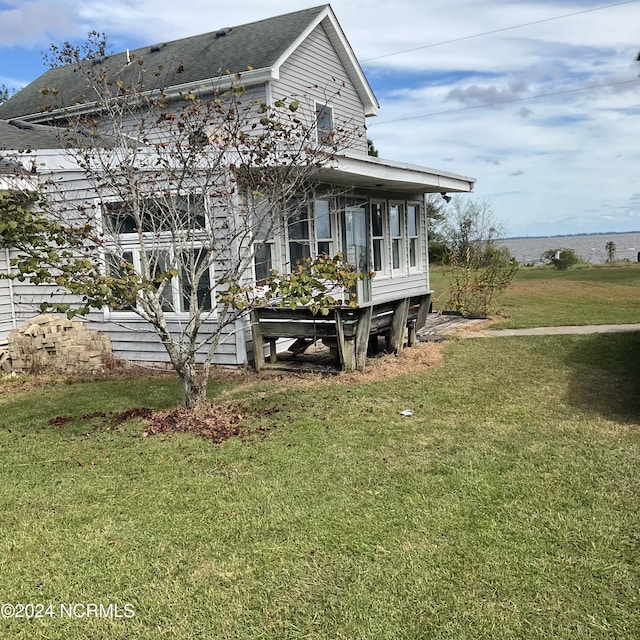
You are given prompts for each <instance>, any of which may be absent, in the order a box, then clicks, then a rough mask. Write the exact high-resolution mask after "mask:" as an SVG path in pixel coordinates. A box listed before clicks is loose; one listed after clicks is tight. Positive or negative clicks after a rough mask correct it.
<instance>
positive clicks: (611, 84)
mask: <svg viewBox="0 0 640 640" xmlns="http://www.w3.org/2000/svg"><path fill="white" fill-rule="evenodd" d="M632 82H640V79H639V78H634V79H633V80H620V81H619V82H609V83H605V84H594V85H591V86H587V87H579V88H577V89H564V90H562V91H552V92H550V93H537V94H535V95H532V96H525V97H522V98H509V99H508V100H498V101H496V102H487V103H484V104H474V105H470V106H468V107H460V108H458V109H448V110H446V111H434V112H433V113H423V114H421V115H419V116H406V117H405V118H396V119H395V120H382V121H381V122H372V123H371V124H369V125H367V126H368V127H373V126H378V125H385V124H391V123H392V122H403V121H405V120H417V119H418V118H429V117H431V116H441V115H444V114H447V113H458V112H459V111H469V110H470V109H484V108H486V107H493V106H495V105H499V104H509V103H511V102H524V101H526V100H534V99H535V98H548V97H550V96H558V95H562V94H565V93H577V92H578V91H588V90H590V89H600V88H602V87H615V86H618V85H621V84H630V83H632Z"/></svg>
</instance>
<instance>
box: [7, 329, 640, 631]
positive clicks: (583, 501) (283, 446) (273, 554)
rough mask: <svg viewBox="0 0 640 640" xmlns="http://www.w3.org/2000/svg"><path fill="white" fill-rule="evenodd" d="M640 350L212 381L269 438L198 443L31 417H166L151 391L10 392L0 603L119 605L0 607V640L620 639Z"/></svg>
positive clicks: (487, 346)
mask: <svg viewBox="0 0 640 640" xmlns="http://www.w3.org/2000/svg"><path fill="white" fill-rule="evenodd" d="M639 349H640V334H633V333H630V334H612V335H596V336H555V337H542V338H540V337H537V338H501V339H496V340H464V341H458V342H453V343H450V344H448V345H447V346H446V347H445V349H444V360H443V362H442V364H440V365H438V366H437V367H436V366H434V367H431V368H428V369H425V370H416V371H412V372H409V373H406V374H405V375H402V376H399V377H396V378H391V379H386V380H385V379H382V380H376V381H371V382H368V383H358V382H357V381H355V380H354V378H337V379H335V380H320V379H317V380H315V381H311V382H307V383H305V382H300V381H295V380H290V379H285V380H279V379H273V380H268V379H263V380H261V381H259V382H257V383H256V384H254V385H253V386H249V387H238V388H237V389H236V390H235V391H234V390H233V389H230V388H229V387H225V389H226V391H225V390H223V388H222V387H220V386H218V387H214V388H212V389H211V394H212V395H214V396H215V395H217V394H219V393H222V392H224V393H225V398H226V399H228V398H229V397H230V396H234V397H235V398H236V400H237V401H238V402H239V403H241V404H242V405H244V407H245V412H246V413H247V415H248V416H249V417H248V418H247V420H249V421H251V422H253V423H254V424H255V425H256V426H259V425H262V426H267V427H270V428H271V430H270V431H269V435H268V436H267V437H266V439H260V440H258V439H253V440H252V439H248V440H237V439H236V440H230V441H227V442H225V443H223V444H222V445H217V446H216V445H212V444H211V443H210V442H208V441H206V440H203V439H199V438H195V437H191V436H185V435H179V436H178V435H176V436H162V437H159V436H154V437H149V438H141V437H140V433H141V431H142V425H141V423H140V422H139V421H131V422H128V423H126V424H125V425H121V426H119V427H117V428H104V427H100V426H99V424H98V423H97V422H95V421H92V420H90V419H85V420H82V419H78V420H76V421H74V422H69V423H67V424H63V425H60V426H51V425H49V424H47V422H48V420H49V419H50V418H52V417H55V416H57V415H72V416H83V415H87V414H90V413H92V412H96V411H105V410H107V411H124V410H126V409H129V408H132V407H135V406H141V405H142V404H144V405H145V406H151V407H154V408H155V407H165V406H169V405H171V404H172V403H175V402H177V401H178V399H179V397H180V389H179V386H178V384H177V383H176V382H175V381H174V380H172V379H170V378H155V379H144V378H138V379H132V380H120V381H119V380H104V381H94V382H72V383H59V384H55V385H53V386H48V387H42V388H36V389H30V390H26V391H20V390H19V388H18V387H17V385H15V384H14V386H13V387H10V386H9V390H8V392H6V393H3V394H0V450H1V451H2V457H1V458H0V503H1V504H2V514H3V522H2V529H1V533H0V593H2V600H3V601H4V602H23V603H24V602H43V603H87V602H89V603H93V602H95V603H103V604H108V603H116V604H119V605H121V606H122V605H124V604H125V603H131V604H133V605H134V606H135V616H134V617H133V618H130V619H118V620H111V619H96V618H84V619H68V618H67V619H63V618H60V617H55V618H44V619H35V620H30V621H27V620H8V619H4V620H3V619H1V618H0V637H7V638H9V637H11V638H13V637H16V638H30V639H35V640H39V639H43V640H44V639H46V640H57V639H61V640H62V639H64V640H75V639H80V638H86V637H91V638H97V639H102V638H104V639H107V638H108V639H111V638H116V639H117V638H137V639H140V640H145V639H149V640H151V639H153V640H156V639H161V638H172V639H176V638H177V639H179V640H180V639H187V638H189V639H191V638H194V639H195V638H224V639H230V638H242V639H252V638H273V639H294V638H296V639H297V638H312V639H346V638H349V639H354V640H355V639H359V640H360V639H376V640H378V639H394V640H396V639H407V640H408V639H411V640H414V639H420V638H425V639H426V638H430V639H431V638H433V639H445V638H447V639H449V638H456V639H460V640H471V639H474V640H476V639H484V638H487V639H488V638H496V637H499V638H505V639H511V638H513V639H516V638H518V639H521V638H527V639H536V638H540V639H542V638H544V639H547V638H560V639H567V640H569V639H571V640H575V639H583V638H584V639H587V638H588V639H594V638H602V639H605V638H606V639H610V638H616V639H618V640H625V639H629V640H631V639H635V638H637V637H639V635H640V606H639V605H640V595H639V587H640V571H639V557H640V556H639V554H638V551H639V550H640V546H639V545H640V537H639V535H638V531H639V530H640V527H638V524H639V522H638V513H639V511H640V486H639V485H640V432H639V431H638V427H639V426H640V417H639V416H640V401H639V398H638V394H637V389H638V384H639V383H640V369H639V363H638V359H637V356H636V354H637V353H638V350H639ZM488 363H489V364H488ZM7 386H8V385H5V386H4V390H5V391H7ZM407 408H409V409H412V411H413V412H414V416H413V417H411V418H405V417H402V416H400V411H402V410H403V409H407Z"/></svg>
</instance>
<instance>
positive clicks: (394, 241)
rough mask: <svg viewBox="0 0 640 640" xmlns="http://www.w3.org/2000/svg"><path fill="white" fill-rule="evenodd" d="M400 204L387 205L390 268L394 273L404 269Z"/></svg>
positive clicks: (401, 209)
mask: <svg viewBox="0 0 640 640" xmlns="http://www.w3.org/2000/svg"><path fill="white" fill-rule="evenodd" d="M403 208H404V207H403V206H402V204H398V203H394V204H391V205H389V232H390V236H391V268H392V269H393V270H394V271H396V270H398V269H402V268H403V267H404V264H403V262H404V260H403V258H404V237H403V229H402V226H403V225H402V217H403V216H402V213H403Z"/></svg>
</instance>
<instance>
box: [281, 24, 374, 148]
mask: <svg viewBox="0 0 640 640" xmlns="http://www.w3.org/2000/svg"><path fill="white" fill-rule="evenodd" d="M272 95H273V98H274V99H284V98H287V97H290V96H292V97H296V98H298V99H300V100H301V102H303V104H306V107H307V108H306V115H307V117H309V118H312V117H313V119H315V116H314V111H315V102H316V101H317V102H321V103H323V104H325V103H327V104H329V106H331V107H333V109H334V123H336V124H338V123H341V122H347V123H350V124H351V126H352V127H354V130H355V135H354V139H353V140H351V141H350V144H349V148H350V151H356V152H362V153H363V154H365V155H366V153H367V139H366V127H365V115H364V105H363V104H362V101H361V100H360V97H359V95H358V93H357V91H356V89H355V87H354V86H353V84H352V82H351V80H350V78H349V75H348V74H347V72H346V70H345V68H344V66H343V65H342V62H341V61H340V58H339V57H338V54H337V53H336V51H335V49H334V47H333V45H332V44H331V41H330V40H329V37H328V36H327V33H326V31H325V30H324V28H323V27H322V25H318V26H317V27H316V28H315V29H314V30H313V31H312V32H311V33H310V34H309V36H308V37H307V39H306V40H305V41H304V42H302V43H301V45H300V46H299V47H298V49H296V51H294V52H293V54H292V55H291V56H290V57H289V58H288V59H287V61H286V62H285V63H284V64H283V65H282V68H281V70H280V79H279V80H277V81H274V82H273V83H272Z"/></svg>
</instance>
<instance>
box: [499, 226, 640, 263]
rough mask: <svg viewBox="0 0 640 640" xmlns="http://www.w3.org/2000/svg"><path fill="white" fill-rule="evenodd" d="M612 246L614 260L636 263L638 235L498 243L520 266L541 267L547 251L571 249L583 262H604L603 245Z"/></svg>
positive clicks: (605, 254)
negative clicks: (614, 252) (542, 257)
mask: <svg viewBox="0 0 640 640" xmlns="http://www.w3.org/2000/svg"><path fill="white" fill-rule="evenodd" d="M608 242H613V243H614V244H615V245H616V260H631V261H632V262H636V261H638V253H639V252H640V232H639V233H598V234H594V235H585V236H549V237H546V238H507V239H505V240H502V241H501V243H500V244H502V245H504V246H506V247H508V248H509V251H511V253H512V254H513V256H514V257H515V259H516V260H517V261H518V262H519V263H520V264H535V265H538V264H543V260H542V259H541V256H542V254H543V253H544V252H545V251H548V250H549V249H554V250H555V249H573V250H574V251H575V252H576V253H577V254H578V255H579V256H580V257H581V258H582V259H583V260H584V261H585V262H590V263H592V264H601V263H603V262H606V261H607V256H608V254H607V250H606V245H607V243H608Z"/></svg>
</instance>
